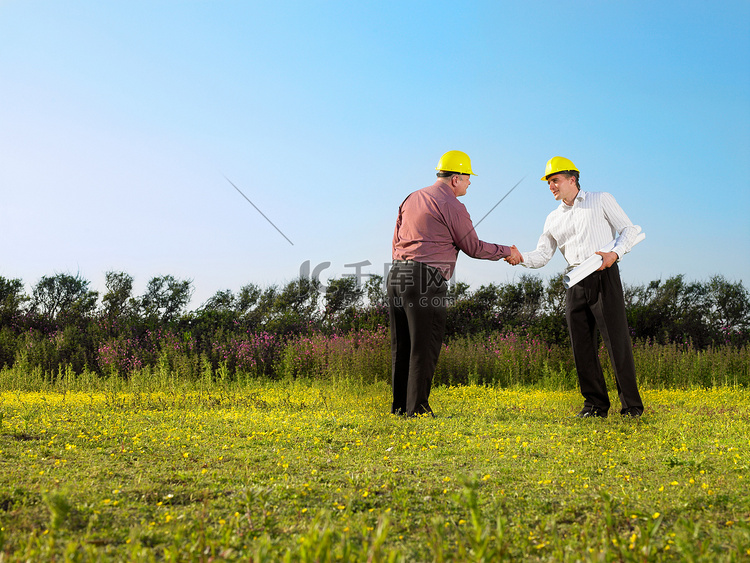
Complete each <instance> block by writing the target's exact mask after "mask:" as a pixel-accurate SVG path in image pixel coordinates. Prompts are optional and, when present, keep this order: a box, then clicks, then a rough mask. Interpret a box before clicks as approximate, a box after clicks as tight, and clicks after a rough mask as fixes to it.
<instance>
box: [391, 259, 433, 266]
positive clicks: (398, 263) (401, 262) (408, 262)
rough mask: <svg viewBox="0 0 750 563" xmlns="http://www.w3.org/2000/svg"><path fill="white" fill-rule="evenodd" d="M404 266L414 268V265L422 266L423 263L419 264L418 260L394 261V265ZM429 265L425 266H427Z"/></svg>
mask: <svg viewBox="0 0 750 563" xmlns="http://www.w3.org/2000/svg"><path fill="white" fill-rule="evenodd" d="M404 264H406V265H408V266H413V265H414V264H422V262H417V261H416V260H394V261H393V265H394V266H403V265H404ZM426 265H427V264H425V266H426Z"/></svg>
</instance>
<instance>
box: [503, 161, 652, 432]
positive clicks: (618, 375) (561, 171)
mask: <svg viewBox="0 0 750 563" xmlns="http://www.w3.org/2000/svg"><path fill="white" fill-rule="evenodd" d="M579 175H580V172H579V170H578V169H577V168H576V167H575V165H574V164H573V163H572V162H571V161H570V160H568V159H567V158H563V157H561V156H556V157H553V158H551V159H550V160H549V161H548V162H547V166H546V170H545V174H544V176H543V177H542V181H543V182H547V184H548V185H549V189H550V191H551V192H552V195H553V196H554V197H555V199H556V200H558V201H560V202H561V203H560V205H559V207H557V209H555V210H554V211H553V212H552V213H550V214H549V215H548V216H547V221H546V222H545V223H544V231H543V232H542V236H540V237H539V242H538V243H537V247H536V250H532V251H529V252H523V253H521V257H520V258H516V259H514V258H513V256H510V257H508V258H506V261H507V262H509V263H511V264H514V265H515V264H518V263H519V262H520V263H523V265H524V266H527V267H529V268H541V267H542V266H544V265H545V264H547V262H549V261H550V259H551V258H552V256H553V255H554V253H555V250H556V249H557V248H559V249H560V252H562V254H563V256H564V257H565V260H566V261H567V262H568V271H570V270H572V269H573V268H575V267H576V266H578V265H580V264H581V263H582V262H583V261H584V260H586V259H587V258H589V257H590V256H592V255H593V254H598V255H600V256H601V257H602V265H601V267H600V268H599V269H598V270H597V271H595V272H594V273H592V274H590V275H589V276H587V277H586V278H584V279H583V280H581V281H580V282H579V283H577V284H575V285H573V286H572V287H570V288H568V289H567V290H566V293H565V304H566V305H565V318H566V320H567V322H568V332H569V334H570V341H571V344H572V346H573V357H574V359H575V364H576V372H577V373H578V383H579V385H580V388H581V394H582V395H583V398H584V406H583V409H582V410H581V412H579V413H578V415H577V416H578V417H581V418H587V417H602V418H604V417H606V416H607V413H608V411H609V407H610V401H609V394H608V393H607V385H606V382H605V380H604V375H603V373H602V367H601V365H600V363H599V355H598V349H599V339H598V333H597V329H598V331H599V332H601V334H602V338H603V339H604V343H605V344H606V346H607V350H608V352H609V357H610V360H611V362H612V366H613V368H614V372H615V379H616V382H617V391H618V394H619V396H620V402H621V403H622V409H621V410H620V413H621V414H622V415H624V416H632V417H639V416H641V414H643V402H642V401H641V396H640V394H639V392H638V384H637V382H636V378H635V362H634V360H633V345H632V343H631V341H630V333H629V330H628V322H627V317H626V314H625V301H624V298H623V293H622V282H621V281H620V272H619V269H618V267H617V262H618V261H619V260H620V259H621V258H622V256H623V255H624V254H625V253H627V252H629V251H630V249H631V248H632V246H633V244H634V242H635V239H636V237H637V236H638V234H639V233H640V231H641V229H640V227H638V226H636V225H633V223H632V222H631V221H630V219H628V216H627V215H625V212H624V211H623V210H622V208H621V207H620V206H619V205H618V204H617V202H616V201H615V198H614V197H613V196H612V195H611V194H608V193H606V192H585V191H582V190H581V187H580V184H579V182H578V179H579ZM613 239H614V241H615V245H614V248H612V251H611V252H600V251H599V249H601V248H603V247H604V246H606V245H607V244H608V243H610V242H611V241H612V240H613Z"/></svg>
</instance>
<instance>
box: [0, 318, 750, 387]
mask: <svg viewBox="0 0 750 563" xmlns="http://www.w3.org/2000/svg"><path fill="white" fill-rule="evenodd" d="M633 352H634V356H635V364H636V373H637V377H638V381H639V384H640V386H641V387H644V388H652V389H664V388H689V387H696V386H697V387H716V386H750V349H748V347H746V346H745V347H741V348H738V347H732V346H722V347H716V348H708V349H706V350H699V349H697V348H695V347H693V346H692V345H691V344H690V343H684V344H655V343H652V342H636V343H635V345H634V347H633ZM37 353H39V347H38V342H35V343H34V345H32V346H30V347H29V346H24V347H21V348H20V349H19V350H18V351H17V353H16V361H15V363H14V365H13V366H12V367H10V368H4V369H3V370H2V371H0V388H6V389H7V388H13V389H34V388H40V386H41V387H47V386H50V385H57V384H61V385H63V386H71V385H72V381H73V380H74V379H76V378H83V379H86V380H92V379H96V378H99V379H102V380H109V379H111V380H116V379H136V380H139V381H143V382H146V381H150V382H152V383H150V384H149V385H152V386H172V385H174V384H175V382H176V381H179V380H182V381H190V382H194V381H198V380H202V381H205V382H207V383H208V382H213V381H222V382H225V383H229V382H240V383H241V382H246V381H249V380H251V379H284V380H289V379H292V380H293V379H321V380H341V381H348V382H352V383H364V384H369V383H375V382H389V381H390V372H391V355H390V338H389V333H388V331H387V330H386V329H384V328H382V327H379V328H376V329H367V330H359V331H350V332H346V333H342V334H334V335H326V334H323V333H313V334H311V335H309V336H296V337H291V338H287V339H283V338H281V337H279V336H275V335H270V334H267V333H248V334H245V335H242V336H239V337H232V338H230V339H222V338H217V339H216V341H215V342H213V343H212V346H211V349H210V351H209V352H199V351H198V347H197V346H196V344H195V342H194V340H193V339H192V337H191V336H190V334H188V333H186V334H183V335H176V334H174V333H170V332H165V333H152V334H147V335H146V336H145V337H144V338H143V339H142V340H141V341H134V340H129V341H128V340H122V341H112V342H109V343H107V344H106V345H105V346H103V347H102V348H101V349H100V350H99V361H100V364H101V363H104V365H105V369H104V370H103V375H97V374H98V373H101V372H100V371H99V370H96V369H93V368H89V366H84V368H83V369H76V367H75V366H74V365H72V364H42V365H40V363H39V362H38V361H36V360H35V359H34V358H33V355H34V354H37ZM599 356H600V361H601V364H602V368H603V369H604V372H605V376H606V377H608V378H609V380H610V381H612V380H613V377H614V376H613V372H612V366H611V365H610V361H609V356H608V354H607V352H606V349H605V348H604V346H603V345H602V346H601V348H600V353H599ZM433 383H434V384H435V385H491V386H498V387H515V386H533V387H540V388H546V389H574V388H575V387H576V385H577V378H576V372H575V365H574V363H573V358H572V354H571V351H570V349H569V348H567V347H561V346H557V345H550V344H547V343H546V342H544V341H543V340H541V339H540V338H538V337H535V336H531V335H526V334H522V333H513V332H509V333H492V334H489V335H486V336H464V337H458V338H454V339H452V340H450V341H448V342H446V343H445V344H444V345H443V348H442V350H441V354H440V359H439V361H438V365H437V369H436V372H435V377H434V381H433Z"/></svg>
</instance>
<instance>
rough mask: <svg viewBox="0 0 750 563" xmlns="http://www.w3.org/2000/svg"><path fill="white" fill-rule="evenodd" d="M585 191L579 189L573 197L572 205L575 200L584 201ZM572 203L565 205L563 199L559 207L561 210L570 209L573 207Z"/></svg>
mask: <svg viewBox="0 0 750 563" xmlns="http://www.w3.org/2000/svg"><path fill="white" fill-rule="evenodd" d="M586 193H587V192H584V191H583V190H581V189H579V190H578V193H577V194H576V197H575V199H574V200H573V205H575V203H576V201H584V200H585V199H586ZM573 205H566V204H565V202H564V201H561V202H560V208H561V209H562V210H563V211H570V210H571V209H573Z"/></svg>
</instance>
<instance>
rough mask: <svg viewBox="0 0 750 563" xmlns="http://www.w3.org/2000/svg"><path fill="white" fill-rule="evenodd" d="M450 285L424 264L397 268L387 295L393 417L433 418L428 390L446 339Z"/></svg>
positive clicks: (404, 264)
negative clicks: (396, 415) (421, 416)
mask: <svg viewBox="0 0 750 563" xmlns="http://www.w3.org/2000/svg"><path fill="white" fill-rule="evenodd" d="M447 291H448V284H447V283H446V281H445V279H444V278H443V276H442V275H441V274H440V272H439V271H438V270H437V269H435V268H433V267H431V266H428V265H427V264H422V263H420V262H413V261H407V262H397V261H395V262H394V263H393V267H392V268H391V271H390V272H389V273H388V284H387V295H388V313H389V318H390V329H391V383H392V387H393V404H392V405H391V412H392V413H394V414H405V415H407V416H412V415H415V414H425V413H431V412H432V408H430V402H429V398H430V388H431V387H432V377H433V375H434V374H435V366H436V365H437V361H438V356H439V355H440V347H441V345H442V343H443V335H444V334H445V319H446V307H447V303H446V294H447Z"/></svg>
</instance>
